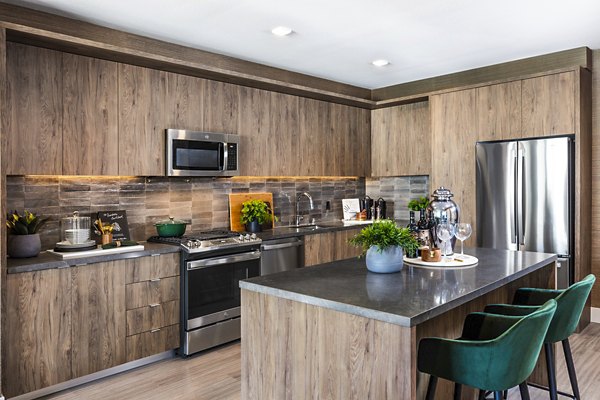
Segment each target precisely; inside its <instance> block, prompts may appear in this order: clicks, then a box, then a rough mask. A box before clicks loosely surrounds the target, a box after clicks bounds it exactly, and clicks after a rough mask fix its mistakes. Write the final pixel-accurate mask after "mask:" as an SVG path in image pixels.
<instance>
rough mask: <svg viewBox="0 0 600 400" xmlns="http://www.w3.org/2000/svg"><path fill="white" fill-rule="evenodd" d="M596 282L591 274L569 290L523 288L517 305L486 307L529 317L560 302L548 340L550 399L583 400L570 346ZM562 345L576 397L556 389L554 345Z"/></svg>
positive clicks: (514, 302) (546, 344) (547, 358)
mask: <svg viewBox="0 0 600 400" xmlns="http://www.w3.org/2000/svg"><path fill="white" fill-rule="evenodd" d="M595 281H596V277H595V276H594V275H592V274H590V275H588V276H586V277H585V278H584V279H582V280H581V281H579V282H577V283H574V284H573V285H571V286H569V287H568V288H567V289H562V290H554V289H537V288H521V289H518V290H517V292H516V293H515V298H514V300H513V304H490V305H488V306H487V307H485V310H484V312H487V313H493V314H502V315H513V316H514V315H526V314H528V313H530V312H532V311H534V310H537V309H538V307H539V306H540V305H541V304H544V303H545V302H546V301H548V300H549V299H554V300H556V303H557V306H556V313H555V314H554V318H552V322H551V323H550V327H549V328H548V333H547V334H546V337H545V338H544V352H545V354H546V367H547V369H548V388H545V387H542V388H543V389H547V390H548V391H549V392H550V399H552V400H556V399H557V398H558V394H561V395H563V396H567V397H570V398H573V399H577V400H579V399H581V396H580V394H579V386H578V384H577V375H576V374H575V364H574V363H573V355H572V354H571V346H570V344H569V336H571V334H573V332H575V329H577V324H579V319H580V318H581V313H582V312H583V307H584V306H585V302H586V301H587V299H588V297H589V295H590V292H591V290H592V287H593V286H594V282H595ZM558 342H562V346H563V352H564V354H565V361H566V363H567V372H568V373H569V380H570V381H571V388H572V390H573V394H572V395H571V394H568V393H563V392H559V391H558V390H557V387H556V371H555V370H556V359H555V356H554V347H553V346H552V345H553V344H554V343H558ZM532 386H538V385H532Z"/></svg>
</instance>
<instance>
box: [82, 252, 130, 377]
mask: <svg viewBox="0 0 600 400" xmlns="http://www.w3.org/2000/svg"><path fill="white" fill-rule="evenodd" d="M130 266H131V261H129V260H123V261H112V262H104V263H98V264H94V265H89V266H85V267H80V268H74V269H73V270H72V282H73V289H72V310H73V311H72V313H73V328H72V341H73V345H72V347H73V351H72V362H71V369H72V377H73V378H77V377H80V376H84V375H88V374H91V373H93V372H97V371H101V370H103V369H107V368H110V367H114V366H117V365H119V364H123V363H124V362H125V361H126V350H125V337H126V324H125V318H126V314H125V271H126V270H127V269H128V268H129V267H130Z"/></svg>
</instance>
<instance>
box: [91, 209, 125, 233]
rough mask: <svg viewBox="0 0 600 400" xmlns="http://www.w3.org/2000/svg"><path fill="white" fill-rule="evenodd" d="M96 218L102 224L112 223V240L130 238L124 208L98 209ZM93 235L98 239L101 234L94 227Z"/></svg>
mask: <svg viewBox="0 0 600 400" xmlns="http://www.w3.org/2000/svg"><path fill="white" fill-rule="evenodd" d="M92 218H93V217H92ZM96 219H100V221H102V225H110V224H113V231H112V234H113V241H115V240H129V239H130V236H129V225H128V224H127V212H126V211H125V210H119V211H98V214H97V215H96ZM94 235H95V236H96V239H100V237H101V234H100V232H99V231H98V230H97V229H94Z"/></svg>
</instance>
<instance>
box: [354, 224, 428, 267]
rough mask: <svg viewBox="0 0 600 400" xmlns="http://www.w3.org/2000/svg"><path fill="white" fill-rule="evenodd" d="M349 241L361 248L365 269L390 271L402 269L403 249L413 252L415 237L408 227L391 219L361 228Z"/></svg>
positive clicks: (414, 249) (415, 246)
mask: <svg viewBox="0 0 600 400" xmlns="http://www.w3.org/2000/svg"><path fill="white" fill-rule="evenodd" d="M350 243H351V244H353V245H355V246H360V247H362V248H363V254H362V255H365V254H366V256H367V257H366V261H367V269H368V270H369V271H372V272H378V273H390V272H398V271H400V270H401V269H402V265H403V261H402V257H403V251H405V252H407V253H409V254H410V253H412V252H415V251H416V249H417V248H418V247H419V243H418V242H417V239H415V237H414V236H413V235H412V234H411V233H410V231H409V229H408V228H401V227H399V226H397V225H396V223H395V222H394V221H392V220H389V219H387V220H381V221H377V222H374V223H373V225H370V226H367V227H366V228H364V229H362V230H361V231H360V232H359V233H358V234H356V236H354V237H353V238H351V239H350Z"/></svg>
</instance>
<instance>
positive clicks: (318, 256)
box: [304, 232, 335, 267]
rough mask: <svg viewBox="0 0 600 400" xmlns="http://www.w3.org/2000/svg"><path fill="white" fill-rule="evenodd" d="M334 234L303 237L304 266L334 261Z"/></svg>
mask: <svg viewBox="0 0 600 400" xmlns="http://www.w3.org/2000/svg"><path fill="white" fill-rule="evenodd" d="M334 241H335V234H334V232H327V233H319V234H316V235H308V236H305V237H304V266H305V267H310V266H312V265H318V264H323V263H328V262H331V261H333V259H334V255H335V254H334V250H333V249H334Z"/></svg>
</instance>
